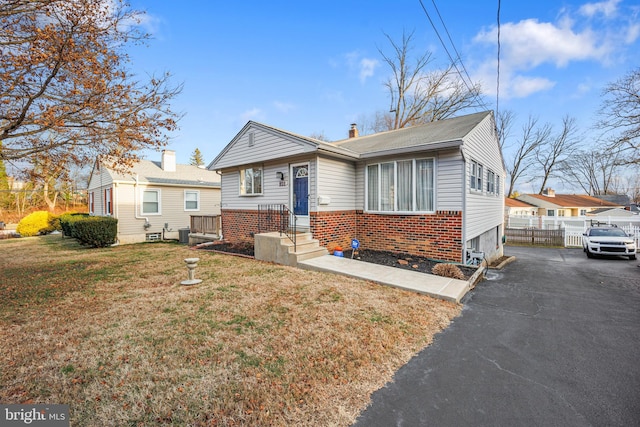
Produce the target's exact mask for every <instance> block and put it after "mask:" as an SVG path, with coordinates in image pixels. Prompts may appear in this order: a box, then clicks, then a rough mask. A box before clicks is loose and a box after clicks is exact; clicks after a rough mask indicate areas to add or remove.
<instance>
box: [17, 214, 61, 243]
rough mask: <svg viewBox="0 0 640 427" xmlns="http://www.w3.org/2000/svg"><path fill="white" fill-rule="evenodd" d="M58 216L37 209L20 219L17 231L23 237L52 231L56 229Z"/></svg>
mask: <svg viewBox="0 0 640 427" xmlns="http://www.w3.org/2000/svg"><path fill="white" fill-rule="evenodd" d="M56 219H57V217H56V216H55V215H52V214H51V213H49V212H47V211H36V212H32V213H30V214H29V215H27V216H25V217H24V218H22V219H21V220H20V222H19V223H18V226H17V227H16V231H17V232H18V234H20V235H21V236H23V237H29V236H37V235H38V234H47V233H51V232H52V231H54V230H55V229H56V224H55V221H56Z"/></svg>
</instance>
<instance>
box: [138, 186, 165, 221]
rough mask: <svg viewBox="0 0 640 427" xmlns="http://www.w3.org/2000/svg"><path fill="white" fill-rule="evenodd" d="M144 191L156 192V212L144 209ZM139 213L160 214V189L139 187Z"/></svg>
mask: <svg viewBox="0 0 640 427" xmlns="http://www.w3.org/2000/svg"><path fill="white" fill-rule="evenodd" d="M146 191H149V192H151V191H154V192H156V193H157V194H158V212H145V211H144V193H145V192H146ZM139 208H140V215H162V190H161V189H159V188H141V189H140V207H139Z"/></svg>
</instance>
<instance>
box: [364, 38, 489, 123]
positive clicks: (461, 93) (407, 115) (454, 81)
mask: <svg viewBox="0 0 640 427" xmlns="http://www.w3.org/2000/svg"><path fill="white" fill-rule="evenodd" d="M385 36H386V37H387V40H389V43H390V44H391V47H392V54H391V55H388V54H386V53H384V51H382V50H381V49H378V51H379V52H380V55H382V59H383V61H384V62H385V63H386V64H387V65H388V66H389V68H390V69H391V76H390V77H389V79H388V80H387V81H386V83H385V86H386V88H387V90H388V92H389V96H390V98H391V108H390V110H391V111H390V112H389V113H384V114H382V115H380V117H378V118H377V119H376V120H375V122H376V125H377V126H379V127H382V126H384V127H386V129H381V130H391V129H400V128H404V127H408V126H414V125H417V124H422V123H428V122H433V121H436V120H441V119H446V118H448V117H452V116H454V115H455V114H456V113H458V112H460V111H461V110H464V109H466V108H472V107H477V106H478V103H479V101H478V100H479V97H480V95H481V90H480V85H479V84H473V85H471V86H468V85H467V84H465V82H464V81H463V80H462V78H460V76H459V75H458V73H457V70H456V68H455V65H454V64H449V65H448V66H447V67H446V68H444V69H431V70H429V69H428V67H429V66H430V65H431V64H432V63H433V57H432V54H431V52H428V51H427V52H425V53H423V54H421V55H418V56H416V57H412V55H411V51H412V49H413V32H411V33H409V34H406V33H404V32H403V34H402V41H401V42H400V43H397V42H395V41H394V40H393V39H392V38H391V37H390V36H389V35H388V34H385Z"/></svg>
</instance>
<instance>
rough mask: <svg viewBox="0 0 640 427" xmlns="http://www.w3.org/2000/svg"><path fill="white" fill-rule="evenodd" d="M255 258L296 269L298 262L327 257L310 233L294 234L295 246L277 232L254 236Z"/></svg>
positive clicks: (325, 250)
mask: <svg viewBox="0 0 640 427" xmlns="http://www.w3.org/2000/svg"><path fill="white" fill-rule="evenodd" d="M254 251H255V258H256V259H259V260H261V261H269V262H275V263H277V264H283V265H289V266H292V267H297V266H298V262H299V261H305V260H309V259H312V258H316V257H320V256H323V255H327V254H328V253H329V252H328V251H327V249H326V248H323V247H322V246H320V242H319V241H318V240H317V239H314V238H313V235H312V234H311V233H298V234H296V245H295V250H294V245H293V242H292V241H291V240H290V239H289V238H288V237H287V236H286V235H284V234H283V235H280V233H278V232H274V233H261V234H256V235H255V247H254Z"/></svg>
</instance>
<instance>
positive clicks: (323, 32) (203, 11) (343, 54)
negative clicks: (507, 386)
mask: <svg viewBox="0 0 640 427" xmlns="http://www.w3.org/2000/svg"><path fill="white" fill-rule="evenodd" d="M130 4H131V7H132V8H133V9H136V10H143V11H145V12H146V14H145V15H144V17H143V21H142V24H141V25H142V26H143V28H144V30H145V31H147V32H149V33H150V34H151V36H152V37H151V39H150V40H149V42H148V43H147V46H144V47H135V48H132V49H128V53H129V55H130V59H131V64H130V67H131V69H132V71H134V72H135V73H138V74H140V75H142V76H145V75H152V74H161V73H164V72H167V71H168V72H170V73H171V74H172V76H173V77H172V81H173V82H174V83H176V84H183V85H184V88H183V91H182V93H181V94H180V95H179V96H178V97H177V98H176V99H174V100H173V101H172V108H173V110H174V111H177V112H180V113H182V114H184V116H183V117H182V119H181V120H180V122H179V127H180V128H179V130H177V131H176V132H173V133H172V134H171V141H170V144H169V146H168V147H167V148H169V149H172V150H175V151H176V156H177V161H178V163H188V162H189V158H190V156H191V154H192V153H193V151H194V150H195V149H196V148H198V149H199V150H200V151H201V152H202V154H203V157H204V160H205V163H206V164H208V163H209V162H211V161H212V160H213V159H214V158H215V157H216V156H217V155H218V154H219V152H220V151H221V150H222V149H223V148H224V147H225V146H226V145H227V144H228V143H229V142H230V141H231V140H232V139H233V138H234V136H235V135H236V134H237V133H238V132H239V131H240V130H241V129H242V127H243V126H244V125H245V124H246V123H247V121H249V120H254V121H258V122H262V123H265V124H268V125H270V126H274V127H277V128H281V129H284V130H287V131H290V132H294V133H297V134H300V135H305V136H311V135H318V134H322V135H324V137H325V138H326V139H327V140H330V141H333V140H340V139H344V138H346V137H347V136H348V130H349V127H350V124H351V123H358V121H359V120H360V121H361V120H362V119H363V118H364V117H370V116H371V115H372V114H373V113H375V112H376V111H388V109H389V106H390V99H389V96H388V92H387V90H386V88H385V87H384V82H385V81H386V80H387V78H388V77H389V76H390V73H391V71H390V69H389V66H388V65H387V64H385V63H384V62H383V61H382V56H381V54H380V51H382V52H384V53H385V54H387V55H392V51H391V50H390V49H391V45H390V43H389V41H388V39H387V35H388V36H389V37H391V38H392V39H393V40H395V41H397V42H399V41H400V40H401V39H402V34H403V32H405V33H410V32H413V37H414V43H413V51H412V52H413V53H415V54H416V55H418V54H422V53H424V52H426V51H429V52H431V53H432V55H433V58H434V59H433V62H432V63H431V66H432V67H433V68H434V69H435V68H441V67H444V66H446V65H447V64H448V63H449V62H450V60H449V56H448V54H450V55H451V56H453V57H454V58H455V57H457V56H458V54H459V56H460V58H461V60H462V63H463V64H464V70H466V72H467V74H468V76H469V77H470V78H471V80H472V81H474V82H478V83H480V84H481V85H482V88H483V94H484V95H483V102H484V107H486V108H478V109H476V110H472V111H468V112H469V113H471V112H475V111H482V110H486V109H491V110H494V111H495V110H496V106H498V108H499V110H511V111H513V112H514V113H515V115H516V121H515V125H514V129H515V130H516V132H515V133H517V129H519V128H520V127H521V124H522V123H524V122H525V121H526V120H527V119H528V117H529V116H534V117H538V118H539V120H540V121H541V122H545V123H546V122H548V123H551V124H552V125H554V126H556V127H559V126H560V125H561V120H562V117H563V116H566V115H569V116H571V117H575V118H576V120H577V124H578V126H579V128H580V129H581V131H584V135H585V144H587V143H588V142H589V141H592V140H593V139H594V136H593V134H594V132H595V131H593V130H592V129H591V126H592V124H593V122H594V120H596V119H597V110H598V108H599V106H600V103H601V94H602V90H603V88H604V87H605V86H606V85H607V84H608V83H611V82H613V81H615V80H618V79H620V78H622V77H623V76H624V75H625V74H627V73H628V72H629V71H631V70H632V69H633V68H636V67H638V66H640V1H638V0H633V1H631V0H605V1H594V2H587V1H575V0H538V1H535V2H534V1H506V0H505V1H501V2H499V1H498V0H493V1H486V0H476V1H468V0H447V1H443V0H422V2H421V1H420V0H397V1H370V0H369V1H367V0H340V1H335V0H322V1H320V0H306V1H295V2H294V1H283V0H272V1H269V2H263V1H248V2H234V1H220V0H210V1H209V0H202V1H197V0H185V1H180V2H177V1H167V0H164V1H163V0H130ZM499 4H500V13H499V15H498V5H499ZM425 9H426V12H425ZM498 16H499V20H500V62H499V64H500V66H499V70H500V72H499V76H500V78H499V81H498V66H497V62H498V61H497V58H498V48H497V40H498V37H497V27H498V25H497V24H498ZM429 17H430V18H431V21H433V25H432V24H431V22H430V20H429ZM434 26H435V29H434ZM441 40H442V41H441ZM447 52H448V53H447ZM498 82H499V84H498ZM508 155H509V153H507V152H505V156H506V157H508ZM145 157H146V158H148V159H149V160H159V158H160V155H159V153H155V152H147V153H145Z"/></svg>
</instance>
